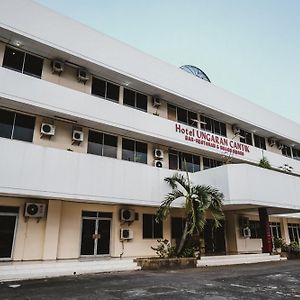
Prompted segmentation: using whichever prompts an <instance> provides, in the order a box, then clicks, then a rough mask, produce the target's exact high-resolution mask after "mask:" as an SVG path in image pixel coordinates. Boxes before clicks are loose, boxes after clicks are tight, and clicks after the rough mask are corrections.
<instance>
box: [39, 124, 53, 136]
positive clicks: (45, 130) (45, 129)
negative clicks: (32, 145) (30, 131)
mask: <svg viewBox="0 0 300 300" xmlns="http://www.w3.org/2000/svg"><path fill="white" fill-rule="evenodd" d="M41 134H42V135H48V136H52V135H54V134H55V126H54V125H53V124H49V123H42V125H41Z"/></svg>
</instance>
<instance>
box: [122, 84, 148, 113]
mask: <svg viewBox="0 0 300 300" xmlns="http://www.w3.org/2000/svg"><path fill="white" fill-rule="evenodd" d="M123 103H124V104H125V105H128V106H132V107H135V108H137V109H140V110H143V111H147V104H148V98H147V96H146V95H143V94H140V93H138V92H135V91H132V90H128V89H125V88H124V98H123Z"/></svg>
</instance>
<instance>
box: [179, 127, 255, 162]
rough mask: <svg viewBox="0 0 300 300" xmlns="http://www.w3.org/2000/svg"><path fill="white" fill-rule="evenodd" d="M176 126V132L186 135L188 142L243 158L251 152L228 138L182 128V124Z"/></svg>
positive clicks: (241, 144)
mask: <svg viewBox="0 0 300 300" xmlns="http://www.w3.org/2000/svg"><path fill="white" fill-rule="evenodd" d="M175 126H176V127H175V128H176V132H178V133H180V134H182V135H184V138H185V140H186V141H188V142H191V143H196V144H199V145H205V146H208V147H211V148H215V149H217V150H220V151H223V152H227V153H228V152H229V153H233V154H237V155H242V156H244V155H245V153H249V152H250V149H249V146H248V145H245V144H243V143H239V142H237V141H234V140H233V139H228V138H226V137H223V136H219V135H216V134H213V133H210V132H205V131H202V130H198V129H190V128H187V127H184V126H182V125H181V124H176V125H175Z"/></svg>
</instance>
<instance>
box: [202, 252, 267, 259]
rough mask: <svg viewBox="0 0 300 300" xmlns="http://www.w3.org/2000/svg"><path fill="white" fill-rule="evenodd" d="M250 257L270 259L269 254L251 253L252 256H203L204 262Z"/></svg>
mask: <svg viewBox="0 0 300 300" xmlns="http://www.w3.org/2000/svg"><path fill="white" fill-rule="evenodd" d="M249 257H256V258H259V257H270V254H269V253H251V254H232V255H215V256H214V255H212V256H202V257H201V259H202V260H218V259H222V260H223V259H224V258H226V259H235V258H249Z"/></svg>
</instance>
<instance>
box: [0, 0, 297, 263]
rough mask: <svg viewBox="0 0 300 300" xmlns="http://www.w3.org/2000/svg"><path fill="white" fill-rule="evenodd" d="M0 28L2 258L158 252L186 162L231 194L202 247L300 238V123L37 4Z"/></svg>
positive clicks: (244, 248) (2, 20)
mask: <svg viewBox="0 0 300 300" xmlns="http://www.w3.org/2000/svg"><path fill="white" fill-rule="evenodd" d="M0 27H1V28H0V82H1V84H0V154H1V159H0V260H14V261H18V260H55V259H76V258H80V257H95V256H110V257H120V256H122V257H134V256H145V255H153V254H154V252H153V250H151V248H150V247H151V246H153V245H156V243H157V242H156V240H157V239H159V238H164V239H168V240H171V241H173V242H174V241H175V240H176V239H177V238H178V236H179V235H180V232H181V230H182V217H183V208H182V207H181V205H180V203H179V204H178V205H175V206H174V208H172V212H171V216H170V217H169V218H168V219H166V220H165V221H164V222H162V223H156V222H155V221H154V218H155V212H156V210H157V208H158V207H159V205H160V203H161V201H162V200H163V198H164V196H165V195H166V194H167V193H168V192H169V191H170V188H169V187H168V185H167V184H166V183H165V182H164V178H165V177H167V176H172V175H173V174H175V173H176V172H180V171H184V169H185V168H187V170H188V172H190V178H191V180H192V181H193V183H195V184H207V185H211V186H213V187H216V188H218V189H219V190H220V191H221V192H223V193H224V196H225V201H224V214H225V217H224V220H222V227H221V228H219V229H218V230H215V229H213V228H212V223H211V222H210V216H209V215H208V216H207V225H206V227H205V230H204V233H203V236H201V239H202V248H203V249H202V250H203V253H205V254H214V253H245V252H247V253H248V252H262V251H263V252H269V251H270V241H271V238H272V237H282V238H284V239H285V241H286V242H287V243H290V242H291V241H299V238H300V218H297V214H296V213H297V212H299V211H300V198H299V197H300V196H299V195H300V177H299V176H300V125H299V124H297V123H295V122H292V121H290V120H288V119H286V118H284V117H281V116H279V115H277V114H275V113H273V112H271V111H268V110H266V109H264V108H262V107H260V106H258V105H256V104H253V103H251V102H249V101H247V100H245V99H243V98H241V97H239V96H236V95H234V94H232V93H230V92H228V91H226V90H224V89H222V88H219V87H217V86H215V85H214V83H213V82H210V81H209V79H208V78H207V76H206V75H205V74H204V73H203V72H201V71H200V70H199V69H197V68H194V67H185V68H184V70H183V69H180V68H178V67H176V66H172V65H169V64H167V63H165V62H163V61H160V60H159V59H156V58H154V57H152V56H150V55H147V54H145V53H143V52H141V51H139V50H137V49H134V48H132V47H130V46H128V45H126V44H124V43H122V42H119V41H117V40H115V39H113V38H111V37H108V36H106V35H104V34H102V33H99V32H97V31H95V30H93V29H91V28H88V27H86V26H84V25H82V24H80V23H78V22H76V21H74V20H71V19H69V18H67V17H64V16H62V15H59V14H58V13H56V12H53V11H52V10H49V9H47V8H45V7H43V6H41V5H39V4H37V3H35V2H32V1H28V0H22V1H18V0H10V1H3V2H2V3H1V10H0ZM187 71H189V72H187ZM191 73H196V74H191ZM195 75H196V76H195ZM211 80H212V81H213V78H211ZM263 157H266V158H267V159H268V161H269V162H270V164H271V167H272V169H264V168H261V167H258V164H259V162H260V160H261V159H262V158H263ZM287 214H289V215H287ZM248 228H249V229H250V230H245V229H248ZM249 233H251V236H249Z"/></svg>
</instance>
